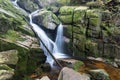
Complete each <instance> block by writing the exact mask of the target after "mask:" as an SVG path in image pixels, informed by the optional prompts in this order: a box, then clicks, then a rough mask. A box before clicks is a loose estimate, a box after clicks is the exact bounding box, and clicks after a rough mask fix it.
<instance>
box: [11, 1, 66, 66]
mask: <svg viewBox="0 0 120 80" xmlns="http://www.w3.org/2000/svg"><path fill="white" fill-rule="evenodd" d="M13 4H14V5H15V6H17V7H18V8H20V7H19V6H18V4H17V0H15V1H13ZM20 9H22V8H20ZM22 10H23V9H22ZM39 11H40V10H36V11H34V12H32V13H31V14H29V18H30V22H29V23H30V25H31V26H32V29H33V30H34V31H35V33H36V34H37V35H38V37H39V38H40V39H41V40H42V41H43V42H44V44H45V45H46V46H47V48H48V49H49V51H50V52H51V53H52V54H53V56H54V57H55V58H56V59H57V58H67V57H68V56H67V55H66V54H63V43H64V40H63V25H62V24H60V25H59V26H58V28H57V35H56V39H55V42H54V41H52V40H51V39H50V38H49V37H48V36H47V34H46V33H45V31H44V30H42V29H41V28H40V26H38V25H37V24H35V23H33V21H32V17H33V16H34V15H37V14H38V12H39ZM40 47H41V48H42V49H43V51H44V54H45V55H46V56H47V59H46V62H47V63H49V64H50V65H51V66H53V64H54V60H53V58H52V57H51V55H50V54H49V52H48V51H47V50H46V48H45V47H44V46H43V44H42V43H41V42H40Z"/></svg>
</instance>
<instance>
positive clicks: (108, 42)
mask: <svg viewBox="0 0 120 80" xmlns="http://www.w3.org/2000/svg"><path fill="white" fill-rule="evenodd" d="M112 15H114V13H112V12H110V11H105V10H100V9H89V8H88V7H83V6H79V7H76V6H63V7H61V8H60V10H59V15H58V17H59V19H60V20H61V21H62V23H64V26H65V32H64V35H65V36H66V37H67V38H69V39H70V42H69V44H68V45H67V46H68V47H69V50H70V52H72V51H73V53H72V55H74V57H76V58H79V59H80V58H86V57H88V56H93V57H104V58H108V59H115V58H118V59H119V57H118V56H120V55H119V53H120V45H119V41H120V28H119V27H120V26H119V25H116V24H115V23H114V22H112V21H113V20H111V19H114V18H110V16H112ZM71 46H72V47H71Z"/></svg>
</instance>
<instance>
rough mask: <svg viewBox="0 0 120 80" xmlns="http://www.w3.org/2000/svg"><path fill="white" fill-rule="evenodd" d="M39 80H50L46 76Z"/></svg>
mask: <svg viewBox="0 0 120 80" xmlns="http://www.w3.org/2000/svg"><path fill="white" fill-rule="evenodd" d="M40 80H50V79H49V78H48V76H43V77H42V78H41V79H40Z"/></svg>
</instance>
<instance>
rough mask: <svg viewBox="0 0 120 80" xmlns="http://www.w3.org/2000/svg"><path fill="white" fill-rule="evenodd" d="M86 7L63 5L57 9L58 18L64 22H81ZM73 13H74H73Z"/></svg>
mask: <svg viewBox="0 0 120 80" xmlns="http://www.w3.org/2000/svg"><path fill="white" fill-rule="evenodd" d="M87 8H88V7H84V6H80V7H75V6H63V7H61V8H60V10H59V13H60V14H59V15H58V17H59V19H60V20H61V21H62V22H63V23H65V24H70V23H72V19H73V22H75V23H78V22H81V21H82V19H83V17H84V15H85V10H86V9H87ZM73 14H74V15H73Z"/></svg>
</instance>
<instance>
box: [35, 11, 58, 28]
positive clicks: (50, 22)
mask: <svg viewBox="0 0 120 80" xmlns="http://www.w3.org/2000/svg"><path fill="white" fill-rule="evenodd" d="M33 22H34V23H36V24H38V25H39V26H41V27H43V28H46V29H50V30H55V29H56V27H57V26H58V25H59V24H60V21H59V19H58V18H57V16H56V15H55V14H53V13H52V12H51V11H47V10H44V9H43V10H41V11H39V13H38V14H36V15H35V16H33Z"/></svg>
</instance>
